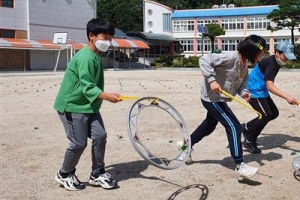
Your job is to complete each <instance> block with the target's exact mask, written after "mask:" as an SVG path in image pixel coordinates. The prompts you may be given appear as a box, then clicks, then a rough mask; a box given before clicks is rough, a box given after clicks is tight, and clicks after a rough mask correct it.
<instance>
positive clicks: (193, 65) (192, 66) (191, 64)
mask: <svg viewBox="0 0 300 200" xmlns="http://www.w3.org/2000/svg"><path fill="white" fill-rule="evenodd" d="M186 67H188V68H196V67H197V65H195V64H194V63H192V62H189V63H188V64H187V65H186Z"/></svg>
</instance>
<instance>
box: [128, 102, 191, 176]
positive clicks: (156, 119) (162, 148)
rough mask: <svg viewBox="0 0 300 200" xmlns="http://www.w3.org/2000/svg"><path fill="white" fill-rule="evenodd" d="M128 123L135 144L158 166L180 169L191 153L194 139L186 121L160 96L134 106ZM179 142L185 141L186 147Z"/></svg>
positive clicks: (143, 156)
mask: <svg viewBox="0 0 300 200" xmlns="http://www.w3.org/2000/svg"><path fill="white" fill-rule="evenodd" d="M126 122H127V132H128V135H129V138H130V141H131V143H132V145H133V147H134V148H135V150H136V151H137V152H138V153H139V155H140V156H141V157H142V158H144V159H145V160H146V161H147V162H148V163H150V164H152V165H154V166H155V167H158V168H161V169H167V170H171V169H176V168H178V167H180V166H181V165H182V164H184V162H185V161H186V159H187V158H188V156H189V155H190V152H191V140H190V136H189V134H188V132H187V126H186V123H185V121H184V119H183V118H182V116H181V115H180V114H179V112H178V111H177V110H176V109H175V108H174V107H173V106H171V105H170V104H169V103H167V102H166V101H164V100H162V99H159V98H157V97H143V98H140V99H139V100H137V101H136V102H135V103H134V104H133V105H132V107H131V108H130V110H129V112H128V115H127V119H126ZM151 134H152V135H151ZM154 134H156V135H154ZM178 141H184V143H185V149H183V150H179V149H178V147H177V142H178Z"/></svg>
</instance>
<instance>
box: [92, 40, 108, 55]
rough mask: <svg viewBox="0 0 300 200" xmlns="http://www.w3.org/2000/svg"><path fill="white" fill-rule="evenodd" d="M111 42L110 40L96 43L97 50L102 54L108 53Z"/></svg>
mask: <svg viewBox="0 0 300 200" xmlns="http://www.w3.org/2000/svg"><path fill="white" fill-rule="evenodd" d="M110 44H111V43H110V41H108V40H97V41H96V42H95V46H96V48H97V49H98V50H99V51H101V52H107V51H108V49H109V47H110Z"/></svg>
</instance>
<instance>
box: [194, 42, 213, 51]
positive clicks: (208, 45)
mask: <svg viewBox="0 0 300 200" xmlns="http://www.w3.org/2000/svg"><path fill="white" fill-rule="evenodd" d="M197 44H198V45H197V51H198V52H202V49H203V51H204V52H210V51H211V43H210V40H208V39H203V47H202V40H197Z"/></svg>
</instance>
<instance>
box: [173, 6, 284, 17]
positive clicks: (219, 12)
mask: <svg viewBox="0 0 300 200" xmlns="http://www.w3.org/2000/svg"><path fill="white" fill-rule="evenodd" d="M278 8H279V7H278V6H277V5H273V6H255V7H236V8H219V9H194V10H174V12H173V13H172V15H171V18H172V19H176V18H199V17H201V18H208V17H230V16H249V15H268V14H270V13H271V12H272V11H273V10H274V9H278Z"/></svg>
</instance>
